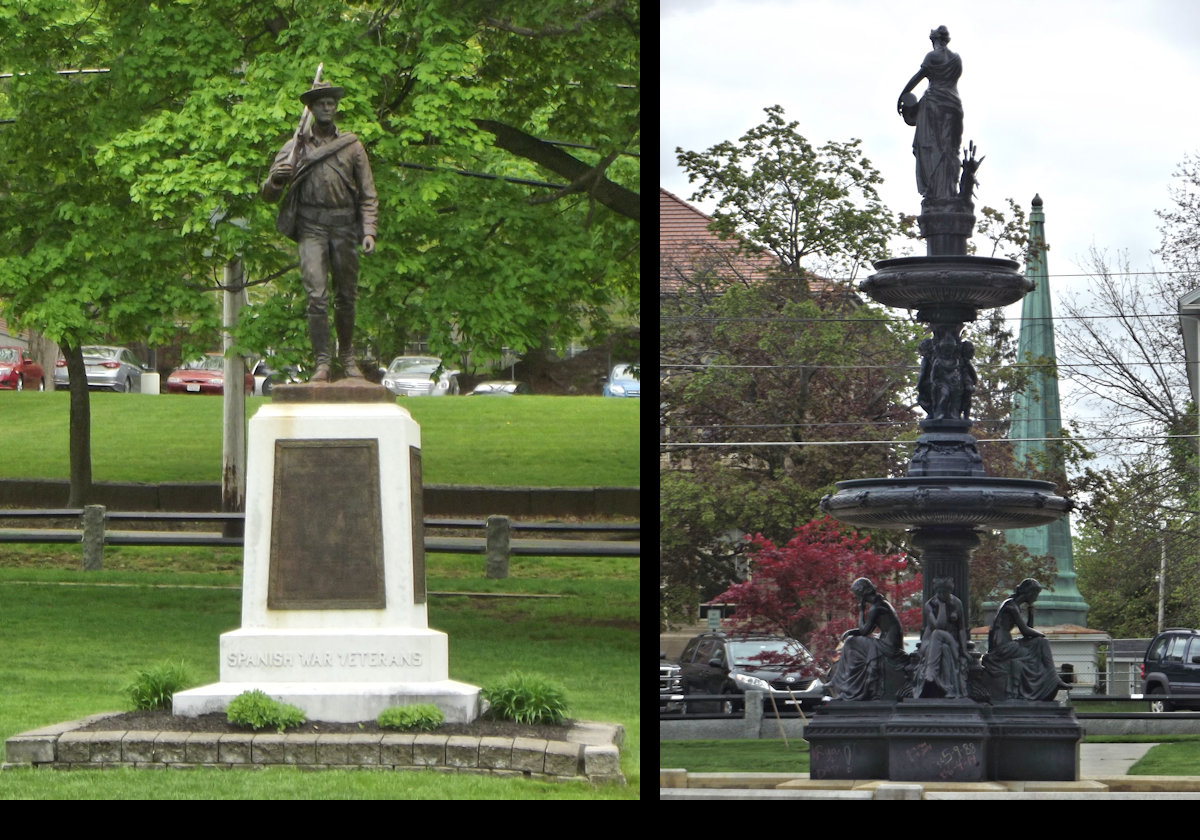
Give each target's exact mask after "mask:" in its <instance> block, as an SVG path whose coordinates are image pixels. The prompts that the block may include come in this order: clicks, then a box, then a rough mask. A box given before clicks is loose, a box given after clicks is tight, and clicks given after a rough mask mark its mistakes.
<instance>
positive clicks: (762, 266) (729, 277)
mask: <svg viewBox="0 0 1200 840" xmlns="http://www.w3.org/2000/svg"><path fill="white" fill-rule="evenodd" d="M712 221H713V220H712V217H711V216H706V215H705V214H704V213H701V212H700V211H699V210H697V209H696V208H695V207H693V206H692V205H690V204H688V203H687V202H686V201H684V200H683V199H681V198H679V197H678V196H676V195H674V194H672V193H670V192H668V191H667V190H664V189H662V188H661V187H660V188H659V190H658V226H659V227H658V229H659V234H658V256H659V293H660V294H664V295H665V294H675V293H677V292H678V291H679V290H680V288H681V287H682V286H684V285H685V283H686V282H687V281H688V279H689V278H691V277H695V276H697V275H699V274H707V273H709V272H713V273H715V274H716V276H718V277H720V278H721V279H723V280H724V281H725V282H727V283H732V282H741V283H753V282H756V281H759V280H764V279H766V277H767V276H768V275H769V273H770V272H771V271H773V270H775V269H777V268H778V267H779V261H778V260H777V259H775V258H774V257H772V256H771V255H769V254H751V253H748V252H742V253H739V244H740V243H739V242H737V241H736V240H729V239H721V238H720V237H719V236H717V234H715V233H713V232H712V231H711V230H709V226H710V225H711V224H712Z"/></svg>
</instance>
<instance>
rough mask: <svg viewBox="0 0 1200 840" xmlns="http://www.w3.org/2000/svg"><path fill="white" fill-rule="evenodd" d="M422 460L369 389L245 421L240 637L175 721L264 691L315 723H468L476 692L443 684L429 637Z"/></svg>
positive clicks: (443, 665)
mask: <svg viewBox="0 0 1200 840" xmlns="http://www.w3.org/2000/svg"><path fill="white" fill-rule="evenodd" d="M380 392H382V394H381V393H380ZM281 397H282V398H283V399H282V401H281ZM293 399H295V400H297V401H292V400H293ZM314 399H330V400H338V401H333V402H317V401H313V400H314ZM420 446H421V439H420V428H419V427H418V426H417V424H416V423H415V422H414V421H413V419H412V417H410V416H409V414H408V412H407V411H405V410H404V409H402V408H400V407H399V406H398V405H396V403H395V399H394V398H393V397H391V396H390V395H388V394H387V392H386V391H384V390H383V389H382V388H378V387H377V386H366V385H363V384H361V383H360V384H358V385H352V384H347V385H345V386H340V383H339V385H307V386H290V387H284V386H281V387H280V388H279V389H277V391H276V397H275V401H274V402H272V403H270V404H268V405H265V406H263V407H262V408H260V409H259V411H258V412H257V413H256V414H255V415H254V417H253V418H252V419H251V420H250V434H249V456H248V458H247V468H246V546H245V555H244V568H243V588H242V626H241V628H240V629H238V630H234V631H231V632H229V633H224V634H222V636H221V681H220V682H219V683H215V684H213V685H208V686H203V687H201V688H195V689H190V690H188V691H183V692H179V693H178V694H176V695H175V699H174V704H173V711H174V713H175V714H177V715H185V716H194V715H199V714H204V713H207V712H215V711H223V710H224V709H225V707H226V706H227V705H228V703H229V701H230V700H232V699H233V698H234V697H236V696H237V695H238V694H241V693H242V692H244V691H249V690H251V689H261V690H262V691H264V692H266V693H267V694H268V695H270V696H271V697H274V698H275V699H277V700H282V701H284V702H286V703H291V704H293V705H295V706H299V707H300V708H302V709H304V711H305V713H306V714H307V715H308V717H309V718H310V719H312V720H327V721H363V720H372V719H374V718H375V717H376V716H377V715H378V714H379V712H381V711H382V710H383V709H386V708H387V707H389V706H398V705H409V704H413V703H433V704H435V705H437V706H438V707H439V708H440V709H441V710H442V712H443V714H444V715H445V716H446V721H447V722H450V723H463V722H469V721H472V720H474V719H475V718H476V717H478V715H479V689H478V688H477V687H476V686H472V685H467V684H466V683H459V682H455V681H453V680H450V679H449V656H448V646H447V637H446V634H445V633H441V632H439V631H437V630H430V629H429V627H428V619H427V615H426V597H425V563H424V534H423V528H422V511H421V471H420V451H421V450H420Z"/></svg>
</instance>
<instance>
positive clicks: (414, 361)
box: [383, 356, 459, 397]
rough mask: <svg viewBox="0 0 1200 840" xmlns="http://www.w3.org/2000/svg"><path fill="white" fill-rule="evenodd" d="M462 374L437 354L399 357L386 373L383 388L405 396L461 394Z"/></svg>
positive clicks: (393, 360)
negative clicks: (460, 379)
mask: <svg viewBox="0 0 1200 840" xmlns="http://www.w3.org/2000/svg"><path fill="white" fill-rule="evenodd" d="M458 374H459V371H457V370H451V369H450V368H447V367H443V366H442V360H441V359H439V358H437V357H436V356H397V357H396V358H394V359H392V363H391V364H390V365H388V367H387V370H385V371H384V372H383V387H385V388H387V389H388V390H389V391H391V392H392V393H393V394H396V395H397V396H401V397H444V396H446V395H447V394H450V395H457V394H458Z"/></svg>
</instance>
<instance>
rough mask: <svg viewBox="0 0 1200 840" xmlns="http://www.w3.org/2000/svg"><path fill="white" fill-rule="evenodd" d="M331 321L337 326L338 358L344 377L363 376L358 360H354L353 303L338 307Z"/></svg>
mask: <svg viewBox="0 0 1200 840" xmlns="http://www.w3.org/2000/svg"><path fill="white" fill-rule="evenodd" d="M333 322H334V325H335V326H336V327H337V340H338V359H339V360H340V361H341V363H342V371H343V373H344V374H345V377H346V378H347V379H362V378H364V377H363V372H362V371H361V370H359V368H358V362H356V361H354V305H353V304H351V305H350V306H343V307H339V308H338V309H337V310H336V311H335V312H334V313H333Z"/></svg>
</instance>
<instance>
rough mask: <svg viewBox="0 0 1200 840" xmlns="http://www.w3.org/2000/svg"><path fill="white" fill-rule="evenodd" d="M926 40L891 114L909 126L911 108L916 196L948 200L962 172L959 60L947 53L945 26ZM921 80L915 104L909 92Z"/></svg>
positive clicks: (948, 40)
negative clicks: (901, 117) (917, 65)
mask: <svg viewBox="0 0 1200 840" xmlns="http://www.w3.org/2000/svg"><path fill="white" fill-rule="evenodd" d="M929 40H930V41H931V42H932V44H933V49H932V50H930V51H929V53H928V54H927V55H926V56H925V60H924V61H922V62H921V69H920V70H918V71H917V73H916V75H915V76H913V77H912V79H910V80H909V82H908V84H907V85H906V86H905V88H904V90H903V92H901V94H900V99H899V100H898V101H897V103H896V110H897V111H898V112H899V113H900V114H902V115H904V116H905V121H906V122H908V123H909V124H910V125H912V124H914V123H913V122H912V120H911V114H912V110H913V106H914V104H915V106H916V121H915V125H916V127H917V132H916V136H915V137H914V138H913V154H914V155H915V156H916V158H917V191H918V192H919V193H920V194H921V195H922V196H924V197H925V198H926V199H952V198H957V197H958V182H959V171H960V167H961V163H960V161H959V157H958V155H959V147H960V146H961V145H962V131H963V110H962V100H960V99H959V98H958V87H957V84H958V77H959V76H961V75H962V59H961V58H959V57H958V54H957V53H952V52H950V50H949V49H948V48H947V46H946V45H947V44H949V43H950V31H949V30H948V29H946V27H944V26H939V27H938V28H937V29H934V30H933V31H932V32H930V33H929ZM922 79H927V80H928V81H929V87H927V88H926V89H925V94H924V95H923V96H922V97H921V101H920V102H919V103H914V97H913V96H912V95H911V94H912V90H913V88H915V87H916V86H917V83H918V82H919V81H921V80H922ZM906 100H907V101H906ZM906 111H907V114H906Z"/></svg>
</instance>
